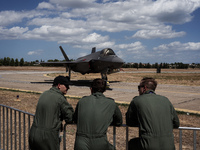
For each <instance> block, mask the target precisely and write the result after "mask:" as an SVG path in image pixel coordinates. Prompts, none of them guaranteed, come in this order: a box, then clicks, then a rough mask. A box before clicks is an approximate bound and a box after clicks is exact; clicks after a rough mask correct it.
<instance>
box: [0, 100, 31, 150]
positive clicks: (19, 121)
mask: <svg viewBox="0 0 200 150" xmlns="http://www.w3.org/2000/svg"><path fill="white" fill-rule="evenodd" d="M33 117H34V115H33V114H30V113H27V112H24V111H22V110H19V109H15V108H12V107H9V106H5V105H2V104H0V135H1V137H0V149H3V150H6V149H7V150H8V149H9V150H12V149H15V150H17V149H19V150H22V149H24V150H27V149H29V145H28V133H29V130H30V126H31V123H32V120H33Z"/></svg>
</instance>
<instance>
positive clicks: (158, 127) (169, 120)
mask: <svg viewBox="0 0 200 150" xmlns="http://www.w3.org/2000/svg"><path fill="white" fill-rule="evenodd" d="M130 107H132V110H133V113H132V114H131V115H133V118H132V119H134V123H133V122H132V121H131V120H129V119H128V117H127V124H129V125H130V124H132V125H133V124H134V126H138V127H139V132H140V141H141V144H142V147H143V148H144V149H148V150H151V149H152V150H162V149H163V150H172V149H174V137H173V125H174V127H176V126H178V124H179V122H178V117H177V115H176V112H175V110H174V108H173V106H172V104H171V103H170V101H169V100H168V99H167V98H166V97H164V96H160V95H156V94H155V93H154V92H153V91H148V92H146V93H145V94H143V95H141V96H138V97H135V98H134V99H133V101H132V102H131V105H130ZM127 115H129V114H127ZM136 118H137V119H136Z"/></svg>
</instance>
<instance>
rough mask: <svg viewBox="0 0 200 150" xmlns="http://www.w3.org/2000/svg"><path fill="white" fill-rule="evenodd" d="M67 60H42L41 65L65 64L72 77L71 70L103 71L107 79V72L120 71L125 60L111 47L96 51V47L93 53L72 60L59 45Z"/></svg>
mask: <svg viewBox="0 0 200 150" xmlns="http://www.w3.org/2000/svg"><path fill="white" fill-rule="evenodd" d="M59 48H60V50H61V52H62V54H63V56H64V58H65V60H66V61H62V62H42V63H40V64H41V65H52V64H53V65H61V64H62V65H64V66H65V67H66V71H68V72H69V78H71V70H72V71H74V72H79V73H81V74H83V75H84V74H86V73H101V77H102V79H105V80H107V74H111V73H115V72H119V71H120V68H121V67H122V65H123V64H124V61H123V60H122V59H121V58H119V57H118V56H117V55H116V54H115V53H114V51H113V50H112V49H111V48H105V49H102V50H101V51H97V52H96V47H93V48H92V51H91V54H89V55H86V56H83V57H80V58H78V59H76V60H75V61H70V60H69V58H68V56H67V55H66V53H65V51H64V50H63V48H62V47H61V46H60V47H59Z"/></svg>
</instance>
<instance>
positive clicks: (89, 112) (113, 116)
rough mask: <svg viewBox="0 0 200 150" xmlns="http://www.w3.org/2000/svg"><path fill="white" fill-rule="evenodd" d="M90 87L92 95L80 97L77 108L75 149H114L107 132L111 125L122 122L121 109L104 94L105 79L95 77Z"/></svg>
mask: <svg viewBox="0 0 200 150" xmlns="http://www.w3.org/2000/svg"><path fill="white" fill-rule="evenodd" d="M90 89H91V95H90V96H85V97H83V98H82V99H80V101H79V102H78V103H77V106H76V109H75V113H74V122H75V123H77V132H76V140H75V145H74V150H114V149H115V148H114V146H113V145H111V144H110V143H109V142H108V140H107V135H106V132H107V129H108V127H109V126H110V125H115V126H120V125H121V124H122V114H121V111H120V110H119V108H118V106H117V104H116V103H115V101H114V100H113V99H111V98H108V97H105V96H104V94H103V92H104V91H105V90H106V81H105V80H103V79H95V80H94V81H93V82H92V84H91V88H90Z"/></svg>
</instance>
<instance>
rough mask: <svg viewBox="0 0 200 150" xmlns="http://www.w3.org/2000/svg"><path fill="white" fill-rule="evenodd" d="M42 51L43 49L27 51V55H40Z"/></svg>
mask: <svg viewBox="0 0 200 150" xmlns="http://www.w3.org/2000/svg"><path fill="white" fill-rule="evenodd" d="M42 53H43V50H36V51H29V52H28V53H27V54H28V55H41V54H42Z"/></svg>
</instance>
